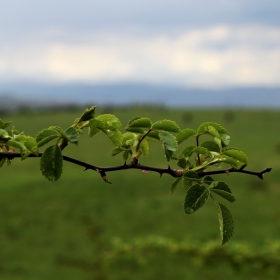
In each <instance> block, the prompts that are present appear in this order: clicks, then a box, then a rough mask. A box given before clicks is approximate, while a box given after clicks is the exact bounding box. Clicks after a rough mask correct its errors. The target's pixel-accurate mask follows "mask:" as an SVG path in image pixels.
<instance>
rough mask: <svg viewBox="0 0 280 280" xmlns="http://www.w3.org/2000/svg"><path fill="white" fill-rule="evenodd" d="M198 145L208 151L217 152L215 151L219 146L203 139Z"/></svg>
mask: <svg viewBox="0 0 280 280" xmlns="http://www.w3.org/2000/svg"><path fill="white" fill-rule="evenodd" d="M200 147H203V148H206V149H208V150H209V151H213V152H217V153H219V152H220V148H219V146H218V145H217V144H216V143H215V142H213V141H204V142H202V143H201V144H200Z"/></svg>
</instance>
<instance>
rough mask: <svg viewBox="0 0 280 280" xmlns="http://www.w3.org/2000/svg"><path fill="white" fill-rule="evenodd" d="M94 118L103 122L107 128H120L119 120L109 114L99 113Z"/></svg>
mask: <svg viewBox="0 0 280 280" xmlns="http://www.w3.org/2000/svg"><path fill="white" fill-rule="evenodd" d="M95 119H96V120H99V121H101V122H103V123H104V125H105V127H106V128H107V129H108V128H109V129H118V130H121V129H122V124H121V122H120V120H119V119H118V118H117V117H116V116H114V115H111V114H104V115H99V116H98V117H96V118H95Z"/></svg>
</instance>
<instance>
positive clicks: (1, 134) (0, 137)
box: [0, 129, 12, 143]
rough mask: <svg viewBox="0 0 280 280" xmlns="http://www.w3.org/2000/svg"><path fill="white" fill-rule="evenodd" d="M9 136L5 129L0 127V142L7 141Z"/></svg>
mask: <svg viewBox="0 0 280 280" xmlns="http://www.w3.org/2000/svg"><path fill="white" fill-rule="evenodd" d="M11 138H12V137H11V136H10V135H9V133H8V132H7V131H6V130H3V129H0V143H7V142H8V141H9V140H10V139H11Z"/></svg>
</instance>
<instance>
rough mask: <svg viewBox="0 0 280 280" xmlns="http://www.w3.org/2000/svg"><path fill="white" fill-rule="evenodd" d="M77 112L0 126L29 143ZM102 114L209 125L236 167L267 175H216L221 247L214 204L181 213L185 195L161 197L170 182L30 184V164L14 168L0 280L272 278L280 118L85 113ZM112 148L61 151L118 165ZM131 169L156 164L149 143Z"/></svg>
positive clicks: (240, 112)
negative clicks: (224, 224) (222, 187)
mask: <svg viewBox="0 0 280 280" xmlns="http://www.w3.org/2000/svg"><path fill="white" fill-rule="evenodd" d="M91 105H94V104H91ZM83 109H84V108H79V107H78V106H73V105H69V106H67V107H63V108H61V107H59V108H58V107H51V108H39V109H38V108H37V109H36V108H33V109H32V110H30V108H26V107H24V108H20V109H19V110H14V111H13V112H9V111H5V110H2V109H1V111H0V118H2V119H3V120H4V121H10V120H11V121H13V124H14V126H15V128H17V129H18V130H20V131H24V132H25V133H26V134H29V135H31V136H35V135H36V133H37V132H39V131H40V130H41V129H43V128H47V127H48V126H51V125H58V126H61V127H62V128H67V127H68V126H69V125H71V124H72V122H73V120H74V119H75V118H76V117H78V116H79V115H80V114H81V112H82V111H83ZM104 113H110V114H114V115H116V116H117V117H118V118H119V119H120V120H121V121H122V123H123V126H125V125H126V123H127V122H128V121H129V120H130V119H131V118H132V117H134V116H142V117H149V118H151V120H152V121H153V122H155V121H157V120H160V119H171V120H174V121H176V122H177V123H178V124H179V125H180V127H181V128H192V129H197V127H198V126H199V125H200V124H201V123H202V122H205V121H211V122H217V123H220V124H222V125H223V126H224V127H225V128H226V129H227V130H228V132H229V134H230V135H231V146H233V147H238V148H240V149H241V150H243V151H244V152H245V153H246V154H247V155H248V157H249V166H248V168H247V169H250V170H256V171H259V170H261V169H263V168H265V167H272V168H273V170H272V171H271V172H270V173H268V174H265V180H264V181H261V180H260V179H258V178H257V177H252V176H247V175H245V174H230V175H219V178H220V180H223V181H226V182H227V183H228V184H229V186H230V187H231V189H232V191H233V193H234V194H235V196H236V198H237V201H236V202H235V203H234V204H231V205H229V207H230V209H231V211H232V213H233V215H234V217H235V222H236V230H235V234H234V236H233V238H232V240H231V241H230V242H229V244H226V245H224V246H221V245H220V243H219V242H220V237H219V234H220V233H219V228H218V217H217V213H216V210H215V207H214V205H212V203H211V202H210V201H209V202H208V203H207V204H206V206H204V207H203V208H202V209H201V210H199V211H198V212H197V213H195V214H194V215H186V214H185V213H184V209H183V201H184V194H185V191H184V189H183V187H179V188H177V189H176V191H175V193H174V194H173V195H170V185H171V183H172V182H173V180H174V178H171V177H168V176H167V175H163V177H162V178H159V175H158V174H155V173H152V172H150V173H148V174H143V173H142V172H141V171H139V170H126V171H125V170H124V171H119V172H112V173H108V174H107V175H108V177H109V179H110V180H111V181H112V182H113V185H109V184H106V183H104V182H103V180H102V179H101V178H100V176H99V175H98V174H97V173H96V172H93V171H91V170H88V171H83V169H82V168H81V167H79V166H75V165H73V164H70V163H67V162H65V163H64V170H63V174H62V178H61V179H60V180H59V181H57V182H55V183H51V182H49V181H47V180H46V179H45V178H44V177H42V175H41V173H40V170H39V163H38V161H39V159H27V160H25V161H24V162H21V160H20V159H14V160H13V161H12V164H11V166H9V167H8V166H4V167H3V168H1V169H0V180H1V181H0V182H1V183H0V279H1V280H9V279H13V280H14V279H22V280H25V279H28V280H33V279H42V280H43V279H69V280H71V279H159V278H161V279H237V277H238V279H248V278H250V279H279V278H277V277H279V272H280V257H279V255H280V254H279V253H280V233H279V232H280V219H279V216H280V205H279V198H280V184H279V180H280V173H279V171H280V162H279V154H280V137H279V119H280V112H278V111H276V110H275V111H273V110H245V109H235V108H230V109H217V110H215V109H211V110H210V109H209V110H207V109H170V108H166V107H163V106H158V107H157V106H154V107H149V106H147V105H145V106H141V105H134V106H130V107H114V106H107V107H103V108H101V107H100V108H98V110H97V115H98V114H104ZM192 141H193V139H190V140H188V141H187V142H186V143H184V144H182V147H181V148H180V149H183V146H184V145H185V146H186V145H192V144H194V143H192ZM112 148H113V145H112V144H111V142H110V140H109V139H107V138H106V137H105V136H103V135H101V134H100V135H98V136H96V137H94V138H88V137H87V135H85V134H84V135H82V136H81V140H80V143H79V146H78V147H76V146H73V147H72V146H69V147H67V148H66V149H65V150H64V154H65V155H69V156H73V157H75V158H77V159H80V160H83V161H87V162H89V163H92V164H96V165H101V166H109V165H118V164H122V163H123V162H122V158H121V157H120V156H119V157H118V156H117V157H111V149H112ZM41 151H43V150H42V149H41ZM140 163H142V164H149V165H154V166H157V167H167V165H168V163H167V162H166V160H165V158H164V154H163V152H162V148H161V146H160V144H159V143H151V146H150V155H149V157H148V158H144V157H143V158H142V157H141V158H140ZM171 167H173V168H177V167H176V165H175V164H174V163H172V164H171Z"/></svg>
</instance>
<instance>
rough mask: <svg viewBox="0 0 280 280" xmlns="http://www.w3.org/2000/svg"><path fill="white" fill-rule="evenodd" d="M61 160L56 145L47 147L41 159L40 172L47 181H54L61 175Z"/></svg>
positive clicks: (59, 151)
mask: <svg viewBox="0 0 280 280" xmlns="http://www.w3.org/2000/svg"><path fill="white" fill-rule="evenodd" d="M62 166H63V158H62V154H61V150H60V149H59V147H58V146H57V145H52V146H50V147H48V148H47V149H46V150H45V152H44V153H43V156H42V157H41V166H40V169H41V172H42V174H43V175H44V176H45V177H46V178H47V179H48V180H49V181H56V180H58V179H59V178H60V176H61V174H62Z"/></svg>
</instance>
